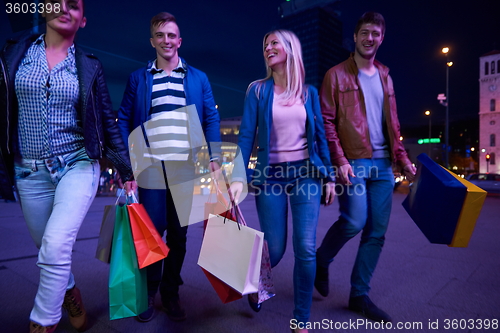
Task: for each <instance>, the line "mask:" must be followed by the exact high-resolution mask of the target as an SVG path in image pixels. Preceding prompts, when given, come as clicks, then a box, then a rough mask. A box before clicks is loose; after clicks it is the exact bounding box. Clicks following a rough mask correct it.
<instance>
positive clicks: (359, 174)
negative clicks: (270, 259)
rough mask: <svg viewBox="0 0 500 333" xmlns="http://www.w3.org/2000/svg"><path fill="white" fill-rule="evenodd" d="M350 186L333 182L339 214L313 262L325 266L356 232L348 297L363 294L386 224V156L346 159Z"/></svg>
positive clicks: (390, 185)
mask: <svg viewBox="0 0 500 333" xmlns="http://www.w3.org/2000/svg"><path fill="white" fill-rule="evenodd" d="M349 163H350V164H351V166H352V170H353V173H354V175H355V177H349V179H350V181H351V183H352V185H340V186H339V185H337V186H338V187H337V191H336V192H337V195H338V200H339V205H340V217H339V219H338V221H337V222H335V223H334V224H333V225H332V226H331V227H330V229H329V230H328V232H327V234H326V235H325V238H324V239H323V242H322V243H321V246H320V247H319V248H318V250H317V264H318V265H319V266H321V267H328V266H329V264H330V263H331V262H332V261H333V259H334V257H335V256H336V255H337V253H338V252H339V251H340V249H341V248H342V247H343V246H344V244H345V243H347V241H349V240H350V239H351V238H353V237H354V236H356V235H357V234H358V233H359V232H360V231H363V232H362V234H361V241H360V245H359V249H358V254H357V256H356V261H355V263H354V268H353V270H352V274H351V294H350V297H357V296H361V295H367V294H368V292H369V291H370V280H371V278H372V275H373V272H374V270H375V267H376V266H377V262H378V259H379V257H380V253H381V251H382V247H383V245H384V240H385V233H386V231H387V227H388V225H389V217H390V214H391V207H392V193H393V189H394V174H393V172H392V164H391V161H390V160H389V159H388V158H374V159H356V160H349Z"/></svg>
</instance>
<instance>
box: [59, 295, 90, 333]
mask: <svg viewBox="0 0 500 333" xmlns="http://www.w3.org/2000/svg"><path fill="white" fill-rule="evenodd" d="M62 306H63V308H64V309H65V310H66V311H68V316H69V322H70V323H71V325H72V326H73V327H74V328H75V329H76V330H77V331H78V332H83V331H85V330H86V329H87V312H86V311H85V307H84V306H83V301H82V295H81V294H80V289H78V288H77V287H73V288H71V289H70V290H67V291H66V295H64V302H63V305H62Z"/></svg>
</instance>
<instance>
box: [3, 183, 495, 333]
mask: <svg viewBox="0 0 500 333" xmlns="http://www.w3.org/2000/svg"><path fill="white" fill-rule="evenodd" d="M404 198H405V194H403V193H398V192H395V194H394V200H393V211H392V216H391V222H390V226H389V231H388V232H387V237H386V244H385V246H384V250H383V251H382V256H381V258H380V261H379V264H378V267H377V270H376V272H375V274H374V277H373V280H372V292H371V293H370V296H371V298H372V300H373V301H374V302H375V303H376V304H377V305H379V306H380V307H381V308H382V309H384V310H386V311H387V312H388V313H389V314H390V315H391V316H392V317H393V320H394V323H393V326H394V328H393V330H392V331H393V332H394V331H399V332H430V331H433V332H450V331H453V332H493V331H498V330H500V323H499V322H498V320H500V257H499V256H500V218H499V216H500V198H499V197H487V198H486V201H485V204H484V207H483V210H482V213H481V215H480V217H479V220H478V222H477V225H476V228H475V231H474V234H473V236H472V239H471V241H470V244H469V247H468V248H449V247H447V246H445V245H436V244H430V243H429V242H428V241H427V239H426V238H425V237H424V236H423V234H422V233H421V232H420V230H419V229H418V228H417V226H416V225H415V224H414V223H413V221H411V219H410V218H409V217H408V215H407V214H406V212H405V211H404V209H403V207H402V206H401V202H402V201H403V199H404ZM114 201H115V198H114V197H104V196H102V197H97V198H96V199H95V201H94V203H93V204H92V206H91V208H90V211H89V213H88V215H87V217H86V219H85V221H84V223H83V226H82V228H81V230H80V233H79V235H78V239H77V242H76V244H75V247H74V252H73V272H74V274H75V278H76V281H77V285H78V287H79V288H80V290H81V291H82V295H83V298H84V301H85V306H86V309H87V313H88V315H89V319H90V324H91V328H90V329H89V330H88V331H87V332H89V333H117V332H122V333H136V332H141V333H142V332H146V333H147V332H151V333H156V332H158V333H160V332H161V333H198V332H200V333H201V332H203V333H211V332H213V333H233V332H234V333H246V332H263V333H281V332H283V333H286V332H290V329H289V321H290V318H292V311H293V285H292V271H293V250H292V244H291V237H290V236H291V230H290V232H289V242H288V247H287V253H286V254H285V257H284V258H283V260H282V261H281V262H280V264H279V265H278V266H277V267H276V268H275V269H274V270H273V273H274V279H275V285H276V293H277V296H276V297H274V298H272V299H271V300H269V301H266V302H265V303H264V304H263V307H262V310H261V312H259V313H254V312H253V311H252V310H251V309H250V307H249V306H248V304H247V300H246V298H243V299H241V300H238V301H235V302H232V303H229V304H222V302H221V301H220V300H219V298H218V297H217V295H216V293H215V291H213V289H212V287H211V285H210V284H209V282H208V280H207V279H206V277H205V276H204V274H203V273H202V271H201V269H200V268H199V267H198V265H197V264H196V263H197V259H198V253H199V249H200V246H201V240H202V225H201V224H197V225H193V226H190V229H189V232H188V238H189V239H188V252H187V255H186V261H185V264H184V268H183V272H182V274H183V279H184V285H183V286H182V287H181V291H180V296H181V300H182V303H183V305H184V307H185V309H186V312H187V315H188V319H187V321H185V322H181V323H175V322H172V321H170V320H169V319H168V318H167V316H166V314H165V313H164V312H162V311H161V302H160V300H159V297H157V299H156V308H157V310H158V312H157V315H156V317H155V318H154V319H153V320H152V321H151V322H149V323H139V322H137V321H136V320H135V319H134V318H127V319H120V320H113V321H110V320H109V312H108V290H107V282H108V272H109V266H108V265H107V264H104V263H102V262H100V261H99V260H97V259H95V258H94V255H95V249H96V246H97V238H98V234H99V228H100V224H101V218H102V212H103V207H104V206H105V205H109V204H114ZM241 208H242V211H243V214H244V215H245V218H246V220H247V222H248V223H249V225H250V226H252V227H256V228H258V221H257V214H256V211H255V203H254V200H253V197H252V196H248V197H247V199H245V201H244V202H243V203H242V204H241ZM337 216H338V204H337V202H335V203H334V204H333V205H332V206H330V207H328V208H324V207H323V208H322V210H321V217H320V222H319V226H318V240H317V242H318V243H319V242H320V241H321V240H322V239H323V235H324V234H325V233H326V231H327V230H328V228H329V227H330V225H331V223H333V222H334V221H335V220H336V218H337ZM358 243H359V235H358V236H357V237H356V239H353V240H351V241H350V242H348V243H347V244H346V246H345V247H344V249H343V250H342V251H341V252H340V253H339V255H338V257H337V259H336V260H335V262H334V263H333V264H332V265H331V267H330V289H331V292H330V296H329V297H328V298H323V297H321V296H320V295H319V294H318V293H317V292H316V291H315V292H314V298H313V306H312V309H311V322H317V324H316V325H319V326H318V327H319V328H322V329H314V330H310V331H309V332H334V331H335V332H373V331H377V332H384V331H389V330H384V329H377V328H379V326H377V325H378V324H377V323H373V322H371V321H365V320H364V319H363V318H362V317H361V316H359V315H357V314H354V313H352V312H350V311H348V310H347V301H348V296H349V277H350V273H351V269H352V265H353V262H354V258H355V256H356V250H357V246H358ZM36 257H37V249H36V248H35V246H34V245H33V241H32V240H31V238H30V236H29V233H28V229H27V227H26V224H25V222H24V219H23V217H22V212H21V209H20V206H19V204H17V203H4V202H0V281H1V282H0V327H1V329H0V332H7V333H23V332H28V324H29V314H30V311H31V307H32V305H33V299H34V297H35V293H36V290H37V283H38V279H39V270H38V267H37V266H36V265H35V264H36ZM447 319H448V320H450V321H449V325H450V327H449V328H450V329H446V324H447V322H446V320H447ZM487 319H489V320H490V321H491V320H493V319H496V320H497V322H496V323H497V325H498V326H496V327H497V329H496V330H494V329H491V327H492V326H490V329H489V330H486V329H484V328H485V327H486V323H487V322H486V320H487ZM358 320H359V321H358ZM452 320H455V321H454V322H453V321H452ZM460 320H462V322H460ZM464 320H474V322H472V321H469V322H467V321H464ZM436 321H437V322H436ZM398 322H401V323H403V324H405V325H407V327H413V328H410V329H400V330H398V329H396V325H397V323H398ZM480 322H482V323H483V329H467V328H466V329H462V330H461V329H452V328H453V327H452V324H457V325H458V327H460V324H462V327H464V325H465V326H470V327H476V328H478V327H479V323H480ZM356 323H358V324H360V325H359V326H357V327H356V326H353V325H354V324H356ZM419 323H421V325H422V326H418V325H419ZM430 323H432V327H436V326H435V325H436V324H437V325H438V326H437V327H438V329H435V330H431V329H429V324H430ZM349 324H350V326H349ZM472 324H474V325H473V326H471V325H472ZM490 324H491V322H490ZM342 325H343V327H344V328H343V329H342ZM367 325H368V326H367ZM369 325H372V326H369ZM336 327H337V328H340V329H335V328H336ZM56 332H60V333H63V332H76V331H75V330H73V329H72V327H71V325H70V324H69V321H68V319H67V316H66V314H63V318H62V320H61V322H60V324H59V326H58V328H57V330H56Z"/></svg>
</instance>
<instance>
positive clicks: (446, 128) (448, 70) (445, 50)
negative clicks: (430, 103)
mask: <svg viewBox="0 0 500 333" xmlns="http://www.w3.org/2000/svg"><path fill="white" fill-rule="evenodd" d="M441 52H443V53H444V54H445V55H446V104H445V106H446V119H445V130H444V137H445V140H444V141H445V147H446V152H445V155H444V156H445V160H444V162H445V166H446V168H447V169H448V168H449V152H448V150H449V136H450V135H449V118H448V114H449V106H450V92H449V87H450V84H449V82H450V80H449V77H450V67H451V66H453V62H451V61H448V52H450V48H449V47H443V49H442V50H441Z"/></svg>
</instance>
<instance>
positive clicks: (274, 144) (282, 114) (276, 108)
mask: <svg viewBox="0 0 500 333" xmlns="http://www.w3.org/2000/svg"><path fill="white" fill-rule="evenodd" d="M269 148H270V149H269V163H270V164H275V163H281V162H292V161H299V160H303V159H306V158H308V157H309V152H308V151H307V137H306V108H305V107H304V104H303V103H302V101H301V100H298V101H297V102H296V103H295V104H294V105H282V103H280V98H279V95H277V94H276V93H274V99H273V127H272V128H271V142H270V143H269Z"/></svg>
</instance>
